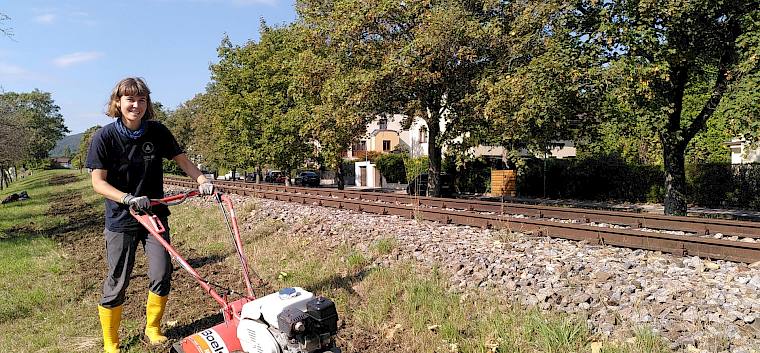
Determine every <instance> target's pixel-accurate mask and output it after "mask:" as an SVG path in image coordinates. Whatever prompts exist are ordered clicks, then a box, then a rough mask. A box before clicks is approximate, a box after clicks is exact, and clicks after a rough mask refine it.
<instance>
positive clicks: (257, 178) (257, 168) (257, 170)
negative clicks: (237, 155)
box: [256, 166, 261, 184]
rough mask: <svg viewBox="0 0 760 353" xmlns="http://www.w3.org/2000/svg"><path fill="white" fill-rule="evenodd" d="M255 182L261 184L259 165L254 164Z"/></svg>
mask: <svg viewBox="0 0 760 353" xmlns="http://www.w3.org/2000/svg"><path fill="white" fill-rule="evenodd" d="M256 184H261V167H259V166H256Z"/></svg>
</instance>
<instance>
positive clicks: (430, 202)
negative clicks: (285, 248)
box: [164, 177, 760, 263]
mask: <svg viewBox="0 0 760 353" xmlns="http://www.w3.org/2000/svg"><path fill="white" fill-rule="evenodd" d="M164 182H165V183H167V184H169V185H175V186H181V187H190V188H194V187H196V183H194V182H192V181H190V179H188V178H177V177H165V178H164ZM214 184H215V185H217V186H218V187H219V188H220V189H222V190H223V191H225V192H231V193H237V194H241V195H250V196H255V197H263V198H268V199H273V200H279V201H288V202H297V203H302V204H314V205H320V206H326V207H335V208H340V209H348V210H353V211H359V212H368V213H376V214H383V215H398V216H402V217H408V218H417V219H425V220H431V221H437V222H441V223H451V224H459V225H468V226H475V227H482V228H499V229H507V230H510V231H515V232H524V233H530V234H535V235H539V236H549V237H556V238H564V239H571V240H577V241H587V242H589V243H594V244H600V245H613V246H622V247H629V248H636V249H647V250H654V251H663V252H668V253H672V254H676V255H682V256H699V257H704V258H710V259H722V260H730V261H738V262H746V263H753V262H756V261H760V222H747V221H733V220H722V219H705V218H694V217H675V216H664V215H655V214H646V213H630V212H620V211H603V210H589V209H579V208H565V207H552V206H538V205H524V204H512V203H500V202H493V201H479V200H459V199H447V198H433V197H418V196H409V195H401V194H384V193H376V192H361V191H346V190H343V191H341V190H337V189H327V188H304V187H292V186H288V187H286V186H283V185H271V184H253V183H245V182H235V181H215V182H214Z"/></svg>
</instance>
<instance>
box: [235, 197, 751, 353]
mask: <svg viewBox="0 0 760 353" xmlns="http://www.w3.org/2000/svg"><path fill="white" fill-rule="evenodd" d="M234 198H235V199H236V200H237V201H238V202H243V201H245V200H246V199H248V198H244V197H241V196H234ZM248 200H255V202H257V203H258V204H259V207H257V208H256V210H254V211H252V214H251V215H248V218H249V222H255V221H256V220H257V219H263V218H273V219H278V220H282V221H283V222H285V223H286V224H288V225H289V226H290V230H289V231H290V232H291V233H294V234H305V235H308V234H313V235H315V236H318V237H320V238H321V239H320V241H322V242H323V243H324V244H325V246H326V247H330V246H333V247H334V246H338V245H341V244H344V243H351V244H354V246H356V247H357V248H359V249H365V250H366V249H368V248H369V247H370V246H371V245H372V244H373V242H376V241H378V240H381V239H395V240H396V243H397V244H398V246H397V247H396V249H394V251H393V252H392V253H391V254H389V255H387V256H385V257H383V258H379V259H376V260H375V262H376V264H377V265H379V266H391V265H393V264H394V263H396V262H398V261H404V260H409V259H412V260H415V261H417V262H418V263H419V264H420V265H422V266H438V267H439V268H441V269H442V270H444V271H446V272H447V273H449V274H450V282H449V284H450V290H451V291H455V292H460V293H466V292H468V291H472V290H486V291H494V292H496V293H499V294H503V295H508V296H510V297H512V298H515V300H518V301H519V302H521V303H523V304H524V305H526V306H536V307H538V308H541V309H544V310H556V311H562V312H568V313H574V314H576V315H579V316H581V317H586V318H587V322H588V325H589V327H590V328H591V329H592V330H593V332H595V333H596V334H598V335H600V336H602V337H609V338H612V339H621V340H624V339H626V338H628V337H631V335H632V334H631V329H633V328H636V327H649V328H651V329H653V330H654V331H655V332H658V333H659V334H660V335H661V336H662V337H665V338H666V339H668V340H669V342H670V343H671V347H672V348H673V349H675V350H685V351H688V352H755V351H760V271H758V269H757V267H760V264H753V265H747V264H742V263H734V262H729V261H714V262H713V261H708V260H703V259H699V258H696V257H676V256H672V255H669V254H663V253H660V252H652V251H646V250H631V249H624V248H614V247H605V246H597V245H589V244H586V243H584V242H573V241H568V240H562V239H551V238H544V237H534V236H528V235H524V234H519V233H508V232H506V231H493V230H483V229H478V228H472V227H466V226H454V225H443V224H439V223H434V222H428V221H417V220H410V219H405V218H400V217H397V216H380V215H374V214H366V213H356V212H351V211H346V210H337V209H333V208H325V207H317V206H306V205H300V204H295V203H287V202H280V201H272V200H266V199H253V198H250V199H248ZM240 218H241V219H242V218H244V217H243V215H240ZM251 226H252V225H250V224H243V227H251Z"/></svg>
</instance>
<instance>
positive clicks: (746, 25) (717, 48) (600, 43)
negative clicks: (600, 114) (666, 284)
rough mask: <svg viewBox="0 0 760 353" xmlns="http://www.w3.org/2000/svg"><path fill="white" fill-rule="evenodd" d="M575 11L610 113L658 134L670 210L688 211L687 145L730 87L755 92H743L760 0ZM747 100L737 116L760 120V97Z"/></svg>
mask: <svg viewBox="0 0 760 353" xmlns="http://www.w3.org/2000/svg"><path fill="white" fill-rule="evenodd" d="M576 13H577V14H578V17H579V20H578V21H577V23H579V24H580V25H579V26H577V27H575V28H574V29H573V30H574V33H575V34H576V36H578V38H580V39H581V40H584V41H585V42H586V43H588V44H589V45H592V46H594V47H595V48H598V50H599V54H600V58H601V60H600V61H601V63H602V65H603V66H601V67H600V68H601V69H603V70H602V71H603V72H602V74H603V77H601V78H600V79H599V80H597V86H598V87H605V88H606V89H605V94H606V100H605V101H606V103H607V106H606V108H607V111H606V113H607V116H608V117H609V118H610V119H613V120H614V121H616V122H617V123H618V124H630V123H631V122H641V123H642V124H643V125H644V126H646V127H649V128H650V129H651V132H652V133H653V134H655V135H656V136H657V137H658V140H659V143H660V144H661V146H662V151H663V158H662V160H663V164H664V167H665V172H666V184H665V189H666V197H665V212H666V213H667V214H685V212H686V196H685V192H686V179H685V171H684V160H685V151H686V148H687V146H688V145H689V143H690V142H691V141H692V139H694V137H695V136H696V135H697V134H698V133H699V132H701V131H703V130H704V129H705V127H706V126H707V124H708V121H709V120H710V118H711V117H713V116H714V115H715V112H716V111H717V110H718V108H719V106H720V105H721V103H722V102H723V101H724V100H723V98H724V97H725V96H727V95H728V94H729V93H731V92H734V94H736V95H737V96H742V97H746V96H747V95H750V96H751V95H756V93H747V92H745V93H739V92H740V91H741V87H742V86H743V85H746V82H747V81H748V80H749V81H752V80H753V79H754V78H755V77H756V76H757V71H758V46H757V45H756V44H757V41H758V36H759V35H760V34H759V32H758V31H757V26H758V25H757V17H758V2H757V1H749V0H737V1H721V2H716V1H710V0H701V1H690V2H683V1H679V0H669V1H659V2H651V1H640V0H622V1H615V2H588V3H585V2H584V3H581V5H580V6H579V7H578V8H577V11H576ZM753 44H754V45H753ZM688 97H691V98H692V99H687V98H688ZM700 97H701V99H700ZM738 101H739V99H735V100H734V102H738ZM744 103H746V104H744V105H745V106H744V107H743V108H741V110H742V112H743V114H741V115H742V116H741V117H740V116H737V115H738V114H734V115H733V117H732V119H735V120H736V121H742V122H751V121H757V118H758V116H757V115H753V114H754V113H752V112H757V108H751V106H752V105H756V104H757V101H754V102H750V101H749V100H745V102H744ZM741 105H742V104H738V106H741ZM732 106H733V107H737V104H732ZM747 112H750V114H746V113H747ZM727 113H728V112H727ZM748 124H749V126H751V125H752V124H753V123H748ZM734 125H735V126H740V125H744V126H747V124H741V123H735V124H734Z"/></svg>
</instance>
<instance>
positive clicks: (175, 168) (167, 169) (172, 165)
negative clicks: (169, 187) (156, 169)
mask: <svg viewBox="0 0 760 353" xmlns="http://www.w3.org/2000/svg"><path fill="white" fill-rule="evenodd" d="M163 163H164V164H163V168H164V173H165V174H174V175H184V174H185V172H184V171H182V168H180V167H179V165H177V162H175V161H171V160H168V159H164V162H163Z"/></svg>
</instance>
